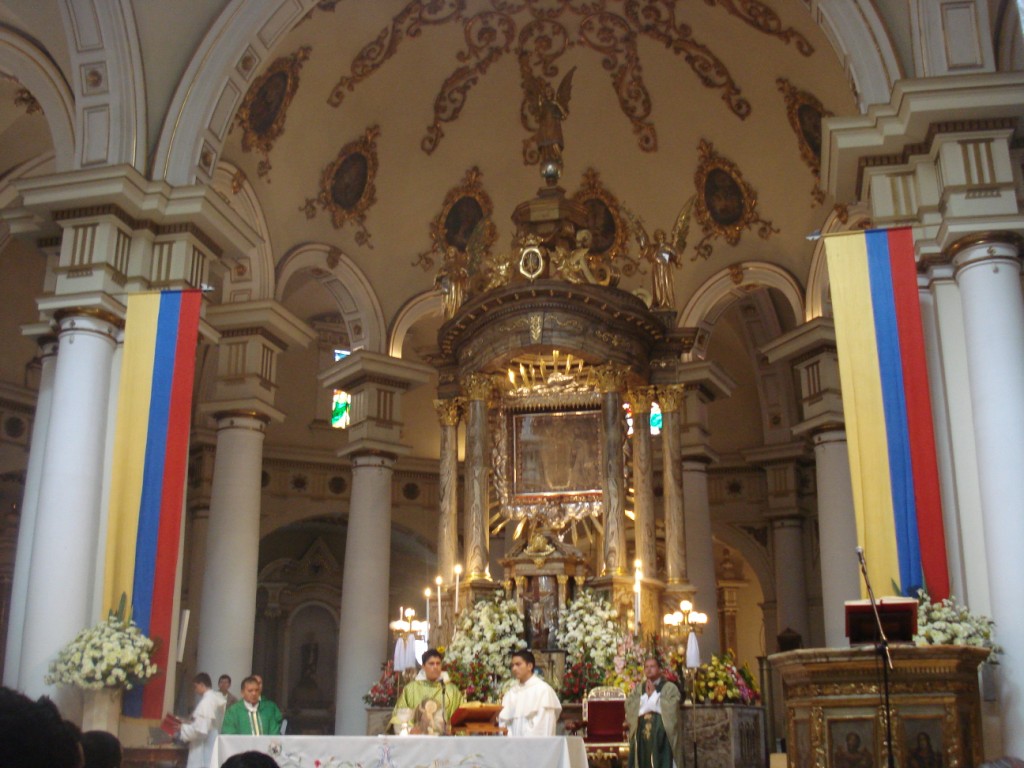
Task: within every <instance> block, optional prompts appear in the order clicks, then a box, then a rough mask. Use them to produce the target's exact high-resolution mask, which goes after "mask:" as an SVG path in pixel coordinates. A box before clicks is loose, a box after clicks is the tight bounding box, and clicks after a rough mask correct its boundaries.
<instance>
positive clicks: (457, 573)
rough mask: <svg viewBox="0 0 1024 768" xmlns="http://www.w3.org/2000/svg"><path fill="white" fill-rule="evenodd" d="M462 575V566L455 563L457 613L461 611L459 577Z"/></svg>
mask: <svg viewBox="0 0 1024 768" xmlns="http://www.w3.org/2000/svg"><path fill="white" fill-rule="evenodd" d="M460 576H462V566H461V565H459V564H458V563H456V564H455V613H456V615H458V613H459V577H460Z"/></svg>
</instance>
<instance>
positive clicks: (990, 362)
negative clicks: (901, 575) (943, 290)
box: [954, 242, 1024, 755]
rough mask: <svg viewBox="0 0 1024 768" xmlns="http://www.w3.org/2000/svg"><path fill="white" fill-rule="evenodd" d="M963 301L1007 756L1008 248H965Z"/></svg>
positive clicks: (1021, 417)
mask: <svg viewBox="0 0 1024 768" xmlns="http://www.w3.org/2000/svg"><path fill="white" fill-rule="evenodd" d="M954 264H955V265H956V266H957V272H956V280H957V283H958V284H959V285H960V290H961V293H962V295H963V308H964V330H965V331H966V337H967V363H968V374H969V378H970V383H971V405H972V406H973V409H974V419H975V434H976V446H977V455H978V479H979V482H980V487H981V503H982V516H983V518H984V526H985V550H986V554H987V559H988V572H989V589H990V596H991V601H992V618H993V619H995V622H996V639H997V641H998V642H999V643H1000V644H1001V645H1002V646H1003V648H1004V649H1005V653H1004V654H1003V656H1002V658H1001V659H1000V665H999V667H998V676H999V687H1000V691H999V699H1000V703H1001V705H1002V706H1001V708H1002V714H1003V751H1004V752H1005V753H1006V754H1010V755H1021V754H1024V707H1022V706H1021V701H1022V700H1024V610H1021V597H1020V586H1019V585H1018V584H1017V582H1016V580H1015V579H1014V578H1013V574H1015V573H1016V572H1017V571H1018V570H1019V566H1020V560H1021V552H1022V551H1024V512H1022V510H1024V472H1021V467H1020V463H1021V459H1022V457H1024V298H1022V296H1021V284H1020V260H1019V255H1018V253H1017V248H1016V247H1015V246H1012V245H1010V244H1008V243H1000V242H985V243H978V244H975V245H970V246H967V247H965V248H963V249H962V250H961V251H960V252H959V253H957V254H956V256H955V258H954Z"/></svg>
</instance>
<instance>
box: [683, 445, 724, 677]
mask: <svg viewBox="0 0 1024 768" xmlns="http://www.w3.org/2000/svg"><path fill="white" fill-rule="evenodd" d="M683 517H684V520H685V522H684V525H685V526H686V570H687V575H688V576H689V577H690V583H691V584H692V585H693V586H694V590H695V593H694V597H693V603H694V607H695V608H696V609H697V610H698V611H703V612H704V613H706V614H707V615H708V623H707V626H706V627H705V628H704V634H703V635H701V637H700V655H701V659H703V660H705V661H709V660H710V659H711V655H712V654H715V653H719V652H720V651H721V643H720V639H719V629H718V625H719V621H718V584H717V581H716V576H715V552H714V547H713V546H712V542H711V502H710V500H709V498H708V465H707V462H706V461H701V460H690V459H683Z"/></svg>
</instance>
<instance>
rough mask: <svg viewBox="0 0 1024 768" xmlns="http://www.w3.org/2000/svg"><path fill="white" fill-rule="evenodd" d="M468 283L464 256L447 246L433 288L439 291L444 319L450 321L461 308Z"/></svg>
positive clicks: (454, 248)
mask: <svg viewBox="0 0 1024 768" xmlns="http://www.w3.org/2000/svg"><path fill="white" fill-rule="evenodd" d="M468 282H469V271H468V270H467V269H466V256H465V254H464V253H462V252H461V251H460V250H459V249H458V248H456V247H455V246H451V245H450V246H448V247H447V248H445V251H444V264H442V265H441V269H439V270H438V272H437V277H435V278H434V287H435V288H437V289H438V290H439V291H441V298H442V300H443V302H444V318H445V320H451V319H452V318H453V317H455V313H456V312H458V311H459V307H461V306H462V301H463V299H464V298H465V296H466V284H467V283H468Z"/></svg>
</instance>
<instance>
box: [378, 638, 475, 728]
mask: <svg viewBox="0 0 1024 768" xmlns="http://www.w3.org/2000/svg"><path fill="white" fill-rule="evenodd" d="M460 704H462V691H460V690H459V689H458V687H457V686H456V685H455V684H454V683H450V682H448V675H447V674H446V673H444V672H442V671H441V654H440V653H439V652H438V651H436V650H434V649H433V648H431V649H430V650H428V651H425V652H424V654H423V668H422V669H420V671H419V672H418V673H417V674H416V679H414V680H413V681H412V682H410V683H409V684H408V685H407V686H405V688H403V689H402V692H401V694H399V696H398V703H397V704H395V710H394V712H393V713H392V715H391V725H392V726H393V727H394V730H395V732H396V733H400V732H401V731H402V729H403V726H407V728H408V732H409V733H414V734H422V735H430V736H437V735H441V734H445V733H451V722H452V715H453V714H454V713H455V710H456V709H458V708H459V705H460Z"/></svg>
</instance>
